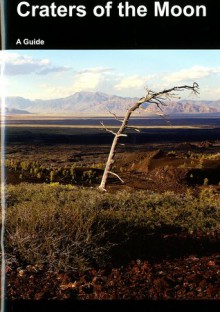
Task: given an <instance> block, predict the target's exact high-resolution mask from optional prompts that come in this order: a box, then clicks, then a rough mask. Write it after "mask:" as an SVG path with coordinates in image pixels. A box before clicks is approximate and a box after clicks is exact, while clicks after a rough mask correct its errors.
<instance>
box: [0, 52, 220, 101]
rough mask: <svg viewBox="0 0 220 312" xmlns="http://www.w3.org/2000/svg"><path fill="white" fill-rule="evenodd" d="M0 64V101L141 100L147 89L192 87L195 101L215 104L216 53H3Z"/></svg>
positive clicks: (218, 82) (219, 91) (218, 90)
mask: <svg viewBox="0 0 220 312" xmlns="http://www.w3.org/2000/svg"><path fill="white" fill-rule="evenodd" d="M0 62H1V80H0V90H1V93H2V94H4V95H5V96H20V97H24V98H27V99H31V100H34V99H54V98H63V97H67V96H70V95H72V94H74V93H75V92H79V91H99V92H104V93H107V94H111V95H113V94H114V95H119V96H128V97H142V96H144V95H145V93H146V91H145V90H146V89H150V90H153V91H161V90H163V89H167V88H170V87H173V86H180V85H185V84H190V85H191V84H193V82H197V83H198V84H199V87H200V95H199V97H198V98H195V99H197V100H198V99H199V100H219V99H220V50H7V51H1V52H0ZM187 96H191V95H185V94H182V97H184V98H186V97H187Z"/></svg>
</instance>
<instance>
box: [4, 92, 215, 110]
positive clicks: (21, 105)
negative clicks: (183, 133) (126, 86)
mask: <svg viewBox="0 0 220 312" xmlns="http://www.w3.org/2000/svg"><path fill="white" fill-rule="evenodd" d="M137 100H138V98H135V97H133V98H131V97H123V96H117V95H110V94H106V93H104V92H100V91H96V92H92V91H80V92H76V93H74V94H72V95H70V96H67V97H63V98H57V99H51V100H40V99H39V100H29V99H25V98H22V97H14V96H13V97H8V98H6V106H7V108H8V110H9V111H10V110H13V109H14V110H24V111H27V113H28V112H30V113H37V114H66V115H109V111H111V112H113V113H115V114H117V115H124V113H125V112H126V110H127V108H128V107H129V106H130V105H131V104H133V103H135V102H136V101H137ZM155 111H158V109H157V107H156V106H155V105H154V104H150V105H148V106H147V108H146V110H145V111H143V112H141V114H142V115H146V114H148V115H149V114H152V113H154V112H155ZM163 111H164V113H165V114H170V115H172V114H188V113H190V114H194V113H218V112H220V100H219V101H201V100H198V101H196V100H182V101H178V102H175V101H173V102H169V103H168V105H167V106H165V107H163Z"/></svg>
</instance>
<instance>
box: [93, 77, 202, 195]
mask: <svg viewBox="0 0 220 312" xmlns="http://www.w3.org/2000/svg"><path fill="white" fill-rule="evenodd" d="M184 90H191V91H192V92H193V93H194V94H198V93H199V91H198V90H199V86H198V84H197V83H196V82H194V83H193V85H192V86H188V85H183V86H178V87H173V88H170V89H165V90H163V91H160V92H153V91H151V90H147V94H146V96H145V97H142V98H140V99H139V100H138V101H137V102H136V103H135V104H134V105H132V106H131V107H130V108H129V109H128V110H127V112H126V114H125V116H124V118H123V119H122V120H121V119H119V118H118V117H117V116H116V115H115V114H113V115H114V117H115V119H116V120H118V121H120V122H121V126H120V127H119V129H118V131H117V132H114V131H112V130H110V129H108V128H106V127H105V125H104V124H103V123H101V124H102V126H103V127H104V128H105V130H106V131H107V132H110V133H112V134H113V135H114V139H113V141H112V145H111V149H110V152H109V155H108V160H107V162H106V166H105V170H104V172H103V176H102V180H101V184H100V185H99V190H101V191H106V183H107V179H108V175H109V174H112V175H114V176H116V177H117V178H118V179H119V180H120V181H121V182H122V183H124V181H123V180H122V179H121V178H120V176H119V175H118V174H116V173H114V172H112V166H113V164H114V162H115V153H116V148H117V145H118V143H119V139H120V137H124V136H127V134H125V133H124V131H125V130H126V129H128V128H133V127H130V126H128V121H129V119H130V117H131V115H132V113H133V112H134V111H136V110H137V109H139V108H143V107H142V106H141V105H142V104H144V103H147V104H151V103H153V104H155V105H156V106H157V107H158V108H159V109H160V110H162V106H167V103H166V101H167V100H171V99H172V98H175V97H177V94H175V92H180V91H184ZM143 109H144V108H143ZM133 129H134V130H136V131H139V130H138V129H135V128H133Z"/></svg>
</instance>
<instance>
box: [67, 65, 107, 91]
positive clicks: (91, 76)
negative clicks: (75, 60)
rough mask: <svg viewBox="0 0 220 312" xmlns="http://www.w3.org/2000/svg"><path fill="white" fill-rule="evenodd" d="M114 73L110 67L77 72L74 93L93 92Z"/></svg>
mask: <svg viewBox="0 0 220 312" xmlns="http://www.w3.org/2000/svg"><path fill="white" fill-rule="evenodd" d="M112 71H113V69H112V68H108V67H92V68H87V69H83V70H80V71H77V72H76V73H75V77H74V83H73V86H72V88H73V91H74V92H77V91H82V90H87V91H92V90H95V89H97V88H98V87H99V86H100V84H101V83H103V82H104V81H105V80H106V77H107V75H109V74H110V73H111V72H112Z"/></svg>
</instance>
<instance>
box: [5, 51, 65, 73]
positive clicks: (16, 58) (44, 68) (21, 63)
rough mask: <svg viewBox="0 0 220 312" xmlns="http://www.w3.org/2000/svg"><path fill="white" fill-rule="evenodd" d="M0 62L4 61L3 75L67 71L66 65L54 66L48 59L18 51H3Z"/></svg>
mask: <svg viewBox="0 0 220 312" xmlns="http://www.w3.org/2000/svg"><path fill="white" fill-rule="evenodd" d="M0 62H1V64H3V63H4V75H8V76H16V75H28V74H32V73H35V74H38V75H47V74H49V73H54V72H63V71H67V70H69V69H70V68H68V67H65V66H63V67H55V66H52V65H51V62H50V60H48V59H35V58H33V57H31V56H28V55H20V54H18V53H10V52H3V53H2V54H1V56H0Z"/></svg>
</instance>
